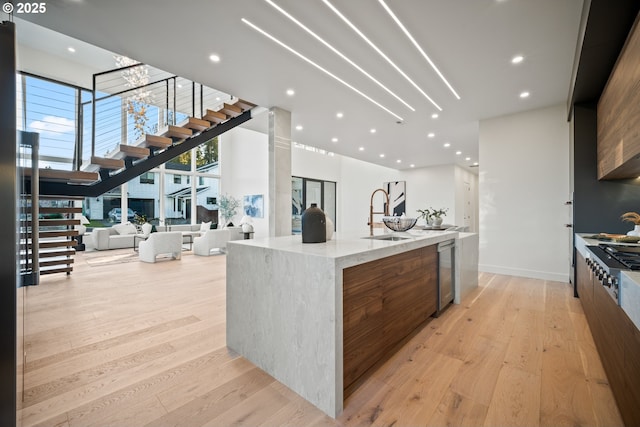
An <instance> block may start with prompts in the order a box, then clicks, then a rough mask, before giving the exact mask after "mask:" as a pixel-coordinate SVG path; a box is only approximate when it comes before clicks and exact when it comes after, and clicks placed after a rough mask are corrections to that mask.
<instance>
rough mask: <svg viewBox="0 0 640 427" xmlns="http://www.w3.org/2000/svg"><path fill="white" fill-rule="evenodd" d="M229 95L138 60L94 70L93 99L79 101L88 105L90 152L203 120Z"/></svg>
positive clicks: (94, 153) (97, 152)
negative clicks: (206, 112)
mask: <svg viewBox="0 0 640 427" xmlns="http://www.w3.org/2000/svg"><path fill="white" fill-rule="evenodd" d="M141 70H144V71H141ZM136 79H137V81H136ZM232 99H233V97H232V96H231V95H228V94H225V93H223V92H220V91H217V90H215V89H211V88H208V87H205V86H203V85H201V84H198V83H195V82H193V81H191V80H188V79H185V78H183V77H179V76H175V75H172V74H169V73H167V72H165V71H162V70H158V69H156V68H154V67H151V66H148V65H146V64H141V63H138V64H134V65H129V66H126V67H121V68H117V69H114V70H110V71H106V72H101V73H96V74H94V75H93V89H92V99H91V101H89V102H85V103H84V106H88V105H89V104H91V108H92V111H91V117H92V120H91V129H92V131H91V153H90V155H91V156H96V155H98V156H104V155H105V154H106V153H107V152H108V151H109V150H110V149H112V148H114V147H117V146H118V145H119V144H135V143H136V142H137V141H138V140H139V139H140V138H142V137H143V136H144V135H145V134H158V133H161V132H163V131H164V130H166V129H167V127H168V126H169V125H173V126H175V125H177V124H178V123H180V122H181V121H183V120H185V119H186V118H187V117H196V118H202V116H203V115H204V114H205V110H206V109H207V108H211V109H215V110H217V109H219V108H220V107H221V106H222V104H223V103H224V102H230V101H231V100H232ZM99 123H101V124H100V125H99ZM118 131H119V132H118ZM132 134H133V137H132Z"/></svg>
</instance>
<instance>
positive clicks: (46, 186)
mask: <svg viewBox="0 0 640 427" xmlns="http://www.w3.org/2000/svg"><path fill="white" fill-rule="evenodd" d="M137 67H145V71H146V69H147V68H148V67H147V66H146V65H144V64H134V65H129V66H125V67H122V68H119V69H116V70H111V71H107V72H104V73H97V74H94V76H93V81H94V85H93V90H92V91H91V92H90V95H91V96H92V100H91V101H85V102H84V103H83V104H81V105H79V108H78V114H79V116H78V117H77V118H76V129H75V131H76V142H75V146H74V147H73V153H74V154H73V159H71V158H69V159H68V163H71V164H72V167H71V169H73V170H62V169H55V168H51V167H47V168H38V164H40V161H39V153H38V150H39V144H38V142H37V141H38V134H37V133H34V132H23V134H24V136H22V135H21V137H23V138H24V142H23V143H21V146H23V147H27V151H30V153H31V160H28V159H27V156H26V155H22V156H21V157H20V158H19V161H20V162H24V163H21V167H20V170H21V173H22V180H21V193H22V194H23V195H24V196H23V200H22V205H23V208H24V210H23V211H22V214H21V218H23V220H22V223H21V227H20V229H21V231H20V233H21V251H20V257H21V265H22V275H23V281H24V282H25V284H37V283H38V281H39V280H38V278H39V275H42V274H52V273H66V274H70V273H71V271H73V261H74V260H73V255H74V254H75V249H74V248H75V247H77V246H78V241H77V240H76V236H78V232H77V230H76V226H77V225H79V224H80V220H79V219H76V218H75V217H77V215H79V214H81V213H82V208H79V207H74V201H75V200H83V199H84V198H85V197H99V196H101V195H103V194H104V193H106V192H108V191H110V190H112V189H114V188H116V187H118V186H120V185H122V184H124V183H126V182H128V181H130V180H131V179H133V178H135V177H137V176H139V175H141V174H143V173H145V172H147V171H149V170H151V169H153V168H156V167H158V166H160V165H161V164H163V163H166V162H168V161H170V160H172V159H174V158H176V157H178V156H180V155H181V154H183V153H185V152H187V151H189V150H191V149H193V148H195V147H197V146H199V145H201V144H204V143H206V142H209V141H211V140H212V139H214V138H215V137H217V136H218V135H221V134H222V133H224V132H226V131H228V130H230V129H233V128H234V127H236V126H238V125H240V124H242V123H244V122H245V121H247V120H250V119H251V111H252V109H254V108H255V107H256V105H255V104H253V103H251V102H248V101H245V100H243V99H239V98H236V97H232V96H230V95H227V94H223V93H222V92H219V91H216V90H214V89H211V88H206V87H204V86H202V85H198V84H196V83H195V82H190V81H188V80H186V79H183V78H180V77H177V76H173V75H170V74H168V73H166V72H163V71H161V70H157V69H152V70H151V72H150V73H149V75H153V76H156V77H154V79H153V81H144V82H142V84H141V85H140V86H132V85H131V80H130V79H127V76H128V77H130V76H132V75H136V73H130V71H132V70H133V69H135V68H137ZM143 74H144V75H146V74H145V73H143ZM122 78H124V80H125V81H126V82H125V83H124V85H123V82H122ZM101 79H102V80H104V82H105V83H104V84H102V85H100V84H99V83H97V82H98V81H99V80H101ZM185 93H187V95H185ZM149 95H151V96H149ZM78 97H79V98H82V97H81V96H80V95H78ZM51 99H55V94H54V95H52V97H51ZM132 99H133V101H132ZM113 100H116V101H117V102H116V103H115V104H116V107H115V108H114V107H109V106H110V105H111V104H113V102H112V101H113ZM132 102H133V104H132ZM125 103H126V106H127V108H125V109H124V111H125V112H123V108H122V106H123V105H125ZM105 104H106V105H107V108H112V109H111V110H108V109H107V110H103V109H100V111H99V112H97V110H98V107H100V108H102V107H101V106H102V105H105ZM132 105H133V106H134V107H135V106H140V105H142V108H143V109H144V110H145V111H146V110H147V109H151V108H156V109H157V111H158V116H157V123H155V126H151V127H149V126H138V123H137V122H136V127H135V132H136V133H135V135H136V136H139V133H138V132H142V130H148V129H151V128H153V129H155V130H158V129H160V131H158V132H155V131H154V132H147V133H144V134H142V135H141V136H140V137H139V138H137V139H136V141H135V142H131V141H132V139H131V138H130V137H131V135H133V134H127V131H128V129H129V128H128V127H127V126H129V119H130V116H129V114H132V113H131V111H130V110H131V108H133V107H131V106H132ZM85 107H88V108H90V113H91V116H92V120H91V126H92V131H91V133H90V138H91V141H90V146H89V144H88V143H89V141H85V138H86V136H85V134H86V130H84V128H83V119H82V117H83V114H87V115H88V113H87V112H86V111H85V110H84V108H85ZM83 112H84V113H83ZM105 112H106V113H108V114H106V115H105V114H104V113H105ZM101 113H102V115H101ZM161 116H162V117H161ZM100 117H103V118H104V119H103V120H104V123H102V124H101V129H100V131H97V128H96V121H97V120H100ZM109 117H120V120H119V124H120V126H125V128H126V130H127V131H125V132H124V133H123V132H122V129H123V128H120V130H118V129H117V128H113V127H112V126H114V124H113V121H109V120H111V119H110V118H109ZM144 117H145V120H146V115H144ZM161 118H162V120H161ZM176 120H180V122H179V123H176ZM116 122H118V119H116ZM105 123H106V128H107V130H106V131H105V130H104V128H105ZM123 123H124V125H123ZM144 123H146V122H144V121H143V124H144ZM116 126H117V124H116ZM97 133H99V136H100V138H101V140H100V141H99V144H97V141H96V134H97ZM27 134H29V135H27ZM123 135H124V136H123ZM114 138H115V139H116V141H113V140H114ZM87 139H88V138H87ZM120 141H124V143H116V144H114V142H120ZM127 141H129V142H128V143H127ZM109 147H114V148H113V149H109ZM88 148H90V155H88ZM47 149H48V150H49V152H48V153H46V154H47V155H48V159H47V160H48V161H50V160H51V157H52V153H51V147H47ZM61 149H62V150H61V151H62V152H69V147H68V146H67V147H61ZM96 151H101V155H96ZM53 157H54V158H55V157H56V155H55V154H53ZM83 159H85V161H84V163H82V161H83ZM48 164H51V163H48ZM32 165H33V167H34V170H32V169H31V168H30V166H32ZM54 167H55V166H54ZM36 168H37V170H35V169H36ZM35 176H37V177H38V179H37V182H36V180H35V179H32V177H35ZM32 181H33V182H32ZM32 191H33V192H35V193H36V194H37V196H35V197H34V200H35V201H34V203H37V201H38V200H39V201H40V202H38V208H39V213H38V209H36V210H34V212H35V218H34V220H33V221H32V212H31V209H30V208H31V205H30V204H31V196H30V195H31V194H32ZM38 223H39V225H38Z"/></svg>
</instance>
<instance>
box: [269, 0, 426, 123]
mask: <svg viewBox="0 0 640 427" xmlns="http://www.w3.org/2000/svg"><path fill="white" fill-rule="evenodd" d="M265 1H266V2H267V3H269V4H270V5H271V6H273V7H274V8H275V9H276V10H277V11H278V12H280V13H282V14H283V15H284V16H286V17H287V18H289V19H290V20H291V21H293V22H294V23H295V24H296V25H298V26H299V27H300V28H302V29H303V30H305V31H306V32H307V33H309V34H310V35H311V36H312V37H314V38H315V39H316V40H318V41H319V42H320V43H322V44H323V45H325V46H326V47H327V48H329V49H330V50H331V51H333V53H335V54H336V55H338V56H339V57H340V58H342V59H344V60H345V61H347V62H348V63H349V64H351V65H352V66H353V67H354V68H355V69H356V70H358V71H360V72H361V73H362V74H364V75H365V76H367V77H368V78H369V79H371V80H372V81H373V82H374V83H376V84H377V85H378V86H380V87H381V88H382V89H384V90H385V91H387V93H389V94H390V95H391V96H393V97H394V98H396V99H397V100H398V101H400V102H402V103H403V104H404V105H405V106H406V107H407V108H408V109H410V110H411V111H416V109H415V108H413V107H412V106H411V105H409V104H408V103H407V102H406V101H405V100H403V99H402V98H400V97H399V96H398V95H396V94H395V93H394V92H393V91H391V89H389V88H388V87H386V86H385V85H383V84H382V83H380V82H379V81H378V80H376V78H375V77H373V76H372V75H371V74H369V73H368V72H366V71H365V70H364V69H362V67H360V66H359V65H358V64H356V63H355V62H353V61H352V60H351V59H349V58H348V57H347V56H346V55H344V54H343V53H342V52H340V51H339V50H338V49H336V48H335V47H333V46H332V45H331V44H329V43H328V42H327V41H325V40H324V39H323V38H322V37H320V36H319V35H317V34H316V33H314V32H313V31H311V30H310V29H309V28H307V27H306V26H305V25H304V24H303V23H302V22H300V21H298V20H297V19H296V18H294V17H293V16H292V15H291V14H290V13H288V12H287V11H286V10H284V9H283V8H281V7H280V6H278V5H277V4H275V3H274V2H273V1H272V0H265Z"/></svg>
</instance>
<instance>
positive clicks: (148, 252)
mask: <svg viewBox="0 0 640 427" xmlns="http://www.w3.org/2000/svg"><path fill="white" fill-rule="evenodd" d="M138 254H139V257H140V261H144V262H156V256H158V255H161V254H171V257H172V258H173V259H180V258H181V257H182V233H181V232H180V231H170V232H165V233H151V234H150V235H149V238H148V239H147V240H145V241H142V242H140V247H139V252H138Z"/></svg>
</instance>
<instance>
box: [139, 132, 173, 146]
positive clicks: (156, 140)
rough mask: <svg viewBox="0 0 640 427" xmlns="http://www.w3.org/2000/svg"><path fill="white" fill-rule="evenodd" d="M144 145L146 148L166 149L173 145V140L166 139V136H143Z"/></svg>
mask: <svg viewBox="0 0 640 427" xmlns="http://www.w3.org/2000/svg"><path fill="white" fill-rule="evenodd" d="M144 144H145V145H146V146H147V147H154V148H168V147H171V146H172V145H173V140H172V139H171V138H167V137H166V136H159V135H145V138H144Z"/></svg>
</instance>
